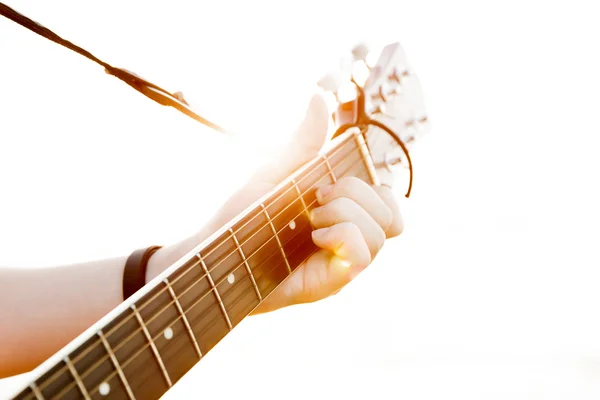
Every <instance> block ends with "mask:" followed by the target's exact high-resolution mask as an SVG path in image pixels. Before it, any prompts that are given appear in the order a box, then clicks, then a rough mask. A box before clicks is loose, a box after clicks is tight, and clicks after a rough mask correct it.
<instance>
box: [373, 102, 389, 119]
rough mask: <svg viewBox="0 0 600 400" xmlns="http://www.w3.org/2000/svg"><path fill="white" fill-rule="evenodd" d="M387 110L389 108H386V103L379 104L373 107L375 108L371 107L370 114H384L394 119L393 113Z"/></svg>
mask: <svg viewBox="0 0 600 400" xmlns="http://www.w3.org/2000/svg"><path fill="white" fill-rule="evenodd" d="M386 111H387V110H386V107H385V104H379V105H377V106H375V107H373V109H371V112H370V114H371V115H380V116H383V117H387V118H390V119H394V117H392V116H391V115H389V114H388V113H387V112H386Z"/></svg>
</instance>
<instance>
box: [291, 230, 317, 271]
mask: <svg viewBox="0 0 600 400" xmlns="http://www.w3.org/2000/svg"><path fill="white" fill-rule="evenodd" d="M312 230H313V228H312V226H311V225H310V224H307V225H305V226H304V227H302V228H299V229H297V230H296V232H295V233H294V235H293V236H291V237H289V239H288V240H287V241H285V242H284V244H283V250H284V251H285V253H286V254H287V257H288V260H289V262H290V266H291V267H292V269H293V270H295V269H296V268H298V267H299V266H300V265H301V264H302V262H303V261H304V260H305V259H306V258H308V256H310V255H311V254H313V253H315V252H316V251H318V250H319V247H317V245H315V244H314V242H313V241H312V236H311V232H312Z"/></svg>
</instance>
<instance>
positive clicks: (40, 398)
mask: <svg viewBox="0 0 600 400" xmlns="http://www.w3.org/2000/svg"><path fill="white" fill-rule="evenodd" d="M29 387H30V388H31V391H32V392H33V395H34V396H35V398H36V399H37V400H44V396H42V392H41V390H40V388H39V387H38V385H36V384H35V382H32V383H31V385H29Z"/></svg>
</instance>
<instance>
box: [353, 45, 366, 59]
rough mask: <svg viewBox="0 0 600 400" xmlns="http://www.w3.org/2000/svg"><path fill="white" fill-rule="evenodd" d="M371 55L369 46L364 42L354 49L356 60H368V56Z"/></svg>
mask: <svg viewBox="0 0 600 400" xmlns="http://www.w3.org/2000/svg"><path fill="white" fill-rule="evenodd" d="M368 55H369V47H368V46H367V45H366V44H364V43H361V44H358V45H356V46H355V47H354V48H353V49H352V57H354V60H356V61H364V62H366V61H367V56H368Z"/></svg>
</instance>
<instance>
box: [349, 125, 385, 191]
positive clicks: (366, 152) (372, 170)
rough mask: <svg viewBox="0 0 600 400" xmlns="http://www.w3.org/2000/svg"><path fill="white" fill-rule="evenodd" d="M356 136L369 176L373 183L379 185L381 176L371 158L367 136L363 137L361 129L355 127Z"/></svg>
mask: <svg viewBox="0 0 600 400" xmlns="http://www.w3.org/2000/svg"><path fill="white" fill-rule="evenodd" d="M354 138H355V140H356V143H357V144H358V149H359V151H360V155H361V156H362V159H363V162H364V164H365V167H367V171H368V172H369V177H370V178H371V183H372V184H373V185H376V186H379V184H380V182H379V177H378V176H377V172H376V170H375V165H373V159H372V158H371V154H370V153H369V148H368V147H367V144H366V142H365V138H364V137H363V134H362V132H361V131H360V129H355V131H354Z"/></svg>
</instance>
